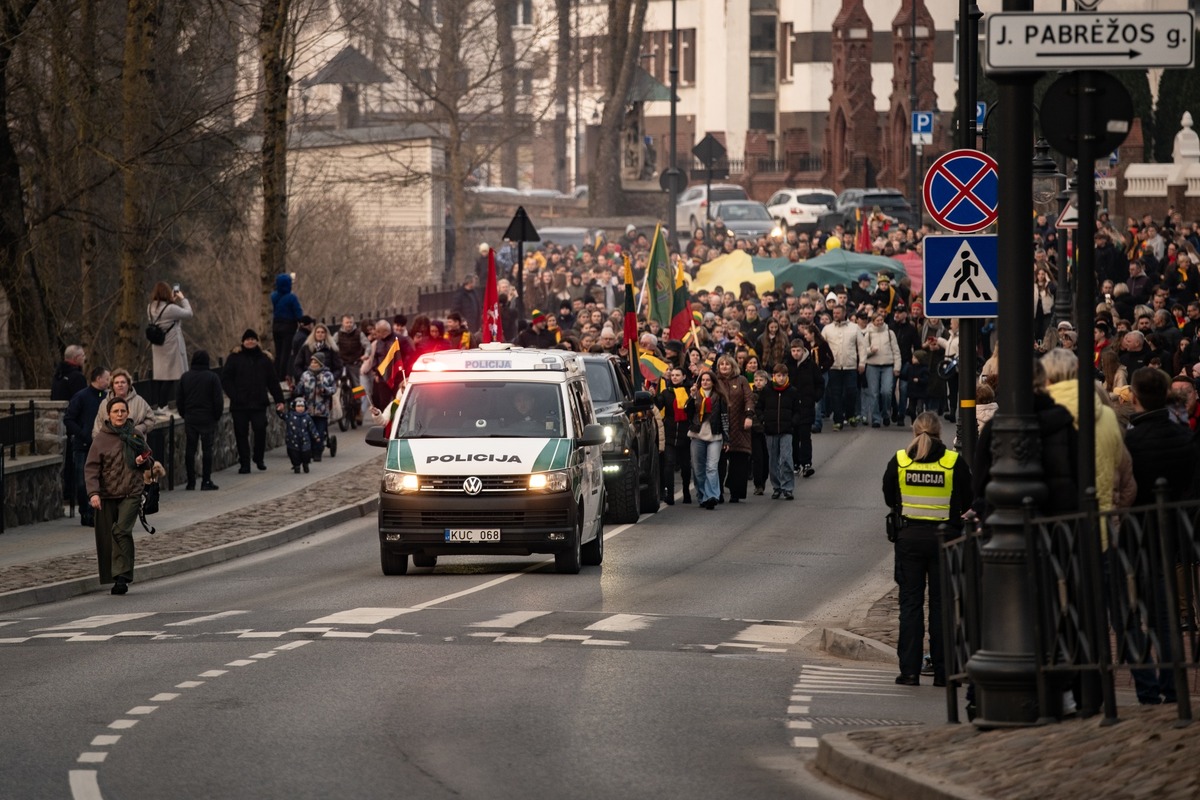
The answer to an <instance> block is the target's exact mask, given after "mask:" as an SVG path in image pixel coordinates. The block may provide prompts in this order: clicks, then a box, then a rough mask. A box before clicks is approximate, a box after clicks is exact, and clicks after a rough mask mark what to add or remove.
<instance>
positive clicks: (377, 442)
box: [367, 425, 388, 447]
mask: <svg viewBox="0 0 1200 800" xmlns="http://www.w3.org/2000/svg"><path fill="white" fill-rule="evenodd" d="M367 444H369V445H371V446H372V447H387V446H388V437H387V433H386V432H385V431H384V428H383V426H382V425H373V426H371V427H370V428H368V429H367Z"/></svg>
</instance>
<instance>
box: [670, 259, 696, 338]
mask: <svg viewBox="0 0 1200 800" xmlns="http://www.w3.org/2000/svg"><path fill="white" fill-rule="evenodd" d="M691 327H692V303H691V300H690V299H689V296H688V288H687V282H686V281H685V280H684V279H683V261H679V262H678V263H676V264H675V294H674V299H673V300H672V301H671V326H670V329H669V331H670V336H671V338H672V339H678V340H680V341H683V337H684V336H686V335H687V332H688V331H689V330H690V329H691Z"/></svg>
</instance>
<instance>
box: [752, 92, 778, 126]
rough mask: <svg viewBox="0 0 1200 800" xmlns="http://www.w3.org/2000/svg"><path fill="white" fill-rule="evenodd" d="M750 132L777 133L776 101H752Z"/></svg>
mask: <svg viewBox="0 0 1200 800" xmlns="http://www.w3.org/2000/svg"><path fill="white" fill-rule="evenodd" d="M750 130H754V131H766V132H767V133H774V132H775V101H774V100H751V101H750Z"/></svg>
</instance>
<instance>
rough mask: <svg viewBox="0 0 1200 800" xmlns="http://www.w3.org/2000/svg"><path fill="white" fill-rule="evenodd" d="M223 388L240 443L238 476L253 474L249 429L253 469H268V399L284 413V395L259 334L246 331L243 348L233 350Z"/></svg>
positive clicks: (238, 447)
mask: <svg viewBox="0 0 1200 800" xmlns="http://www.w3.org/2000/svg"><path fill="white" fill-rule="evenodd" d="M221 387H222V388H223V389H224V390H225V394H227V395H229V415H230V416H231V417H233V438H234V440H235V441H236V442H237V451H238V463H239V464H240V465H241V468H240V469H239V470H238V474H239V475H249V474H250V455H251V453H250V429H251V428H253V430H254V465H255V466H256V467H258V468H259V469H260V470H265V469H266V468H267V464H266V462H265V461H264V460H263V458H264V456H265V454H266V450H267V402H268V395H269V396H270V398H271V399H273V400H274V401H275V410H276V411H283V391H282V390H281V389H280V388H279V382H278V381H277V380H275V371H274V370H273V369H272V368H271V359H270V358H269V357H268V356H267V354H266V353H264V352H263V351H262V350H261V349H260V348H259V346H258V334H257V333H255V332H254V331H253V330H247V331H246V332H245V333H243V334H242V346H241V347H238V348H234V350H233V352H232V353H230V354H229V358H228V359H226V361H225V369H224V371H223V372H222V373H221Z"/></svg>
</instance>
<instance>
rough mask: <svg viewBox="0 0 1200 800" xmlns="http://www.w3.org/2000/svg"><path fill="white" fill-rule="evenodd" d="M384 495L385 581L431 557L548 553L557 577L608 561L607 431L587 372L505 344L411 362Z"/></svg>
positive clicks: (381, 439) (556, 355) (383, 438)
mask: <svg viewBox="0 0 1200 800" xmlns="http://www.w3.org/2000/svg"><path fill="white" fill-rule="evenodd" d="M367 442H368V443H369V444H372V445H376V446H378V447H386V448H387V464H386V468H385V472H384V475H383V485H382V488H381V491H380V495H379V556H380V562H381V565H382V567H383V573H384V574H385V575H404V574H405V573H407V572H408V557H409V556H410V555H411V556H412V557H413V565H414V566H418V567H433V566H435V565H436V564H437V559H438V556H447V555H461V554H490V555H530V554H532V553H553V554H554V566H555V570H556V571H557V572H562V573H572V574H573V573H578V572H579V569H580V566H581V565H584V564H588V565H595V564H600V563H601V561H602V560H603V558H604V529H603V515H604V503H605V497H604V473H603V462H602V460H601V456H600V447H601V445H603V444H604V428H603V427H602V426H600V425H597V424H596V422H595V419H594V417H593V411H592V402H591V396H590V395H589V393H588V385H587V375H586V372H585V370H584V366H583V362H582V361H580V359H579V358H578V357H577V356H576V355H575V354H574V353H570V352H567V351H561V350H532V349H527V348H521V347H514V346H513V345H510V344H504V343H494V344H485V345H481V346H480V348H479V349H477V350H442V351H438V352H435V353H428V354H426V355H423V356H420V357H418V358H417V361H416V363H415V364H414V366H413V368H412V371H411V373H410V374H409V376H408V381H407V383H406V385H405V388H404V390H403V392H402V393H401V397H400V400H399V405H398V407H397V408H396V409H395V413H394V414H393V419H392V426H391V434H390V436H389V435H387V434H385V433H384V429H383V428H379V427H376V428H372V429H371V430H370V431H369V432H368V433H367Z"/></svg>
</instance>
